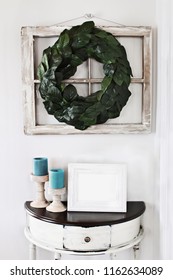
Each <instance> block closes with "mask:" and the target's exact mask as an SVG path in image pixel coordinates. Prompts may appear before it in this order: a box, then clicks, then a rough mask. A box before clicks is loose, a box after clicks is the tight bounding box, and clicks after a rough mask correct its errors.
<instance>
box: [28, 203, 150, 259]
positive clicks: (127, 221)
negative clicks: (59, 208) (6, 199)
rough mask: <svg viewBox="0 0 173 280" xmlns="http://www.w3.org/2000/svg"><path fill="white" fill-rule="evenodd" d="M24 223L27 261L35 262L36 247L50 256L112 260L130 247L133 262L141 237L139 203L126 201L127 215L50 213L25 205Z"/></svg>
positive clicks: (142, 232) (142, 204)
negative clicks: (95, 256)
mask: <svg viewBox="0 0 173 280" xmlns="http://www.w3.org/2000/svg"><path fill="white" fill-rule="evenodd" d="M25 208H26V213H27V223H26V227H25V236H26V238H27V239H28V241H29V242H30V253H29V258H30V259H31V260H35V259H36V258H37V256H36V248H37V247H40V248H42V249H45V250H47V251H51V252H53V253H54V259H55V260H59V259H60V258H61V255H62V254H69V255H76V256H92V255H105V254H109V255H110V258H111V259H112V260H113V259H115V258H116V254H117V253H119V252H120V251H123V250H127V249H130V248H132V249H133V252H134V259H137V252H138V251H139V246H140V242H141V240H142V239H143V236H144V230H143V227H142V226H141V216H142V214H143V213H144V211H145V204H144V203H143V202H129V211H127V213H101V214H96V213H91V212H90V213H80V212H75V213H69V212H67V211H65V212H62V213H50V212H48V211H46V209H34V208H32V207H31V206H30V203H29V202H26V203H25Z"/></svg>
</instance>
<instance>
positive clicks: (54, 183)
mask: <svg viewBox="0 0 173 280" xmlns="http://www.w3.org/2000/svg"><path fill="white" fill-rule="evenodd" d="M49 186H50V188H52V189H62V188H64V170H63V169H51V170H49Z"/></svg>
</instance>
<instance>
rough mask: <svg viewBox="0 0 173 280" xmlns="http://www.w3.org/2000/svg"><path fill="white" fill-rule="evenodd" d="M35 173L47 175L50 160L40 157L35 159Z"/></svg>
mask: <svg viewBox="0 0 173 280" xmlns="http://www.w3.org/2000/svg"><path fill="white" fill-rule="evenodd" d="M33 175H35V176H45V175H48V160H47V158H45V157H43V158H41V157H38V158H34V159H33Z"/></svg>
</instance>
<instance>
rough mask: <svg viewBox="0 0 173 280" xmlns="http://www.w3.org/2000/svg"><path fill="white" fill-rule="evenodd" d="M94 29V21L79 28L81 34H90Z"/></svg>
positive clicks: (87, 22)
mask: <svg viewBox="0 0 173 280" xmlns="http://www.w3.org/2000/svg"><path fill="white" fill-rule="evenodd" d="M93 28H94V22H93V21H86V22H84V23H83V24H82V25H81V26H79V28H78V32H79V33H90V32H91V31H92V30H93Z"/></svg>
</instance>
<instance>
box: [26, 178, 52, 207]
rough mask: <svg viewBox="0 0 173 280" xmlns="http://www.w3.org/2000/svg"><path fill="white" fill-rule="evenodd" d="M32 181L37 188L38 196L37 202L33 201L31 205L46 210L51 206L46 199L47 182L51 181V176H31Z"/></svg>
mask: <svg viewBox="0 0 173 280" xmlns="http://www.w3.org/2000/svg"><path fill="white" fill-rule="evenodd" d="M31 180H32V181H33V182H34V183H35V185H36V187H37V194H36V200H34V201H32V202H31V204H30V205H31V206H32V207H34V208H45V207H46V206H48V205H49V203H48V202H47V200H46V199H45V182H47V181H48V180H49V176H48V175H44V176H35V175H33V174H31Z"/></svg>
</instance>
